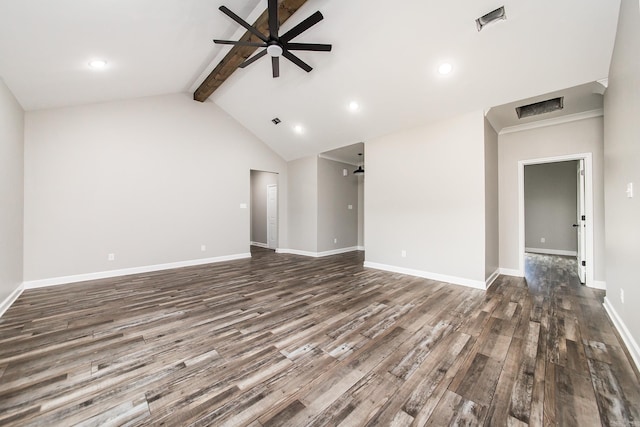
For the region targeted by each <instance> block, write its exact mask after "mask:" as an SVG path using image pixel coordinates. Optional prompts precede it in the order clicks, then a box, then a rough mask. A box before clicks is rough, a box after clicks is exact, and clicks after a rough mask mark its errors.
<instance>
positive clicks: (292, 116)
mask: <svg viewBox="0 0 640 427" xmlns="http://www.w3.org/2000/svg"><path fill="white" fill-rule="evenodd" d="M266 3H267V1H266V0H234V1H228V0H225V1H221V0H180V1H177V0H136V1H130V0H110V1H104V0H56V1H51V0H28V1H27V0H1V1H0V77H2V78H3V79H4V81H5V82H6V84H7V85H8V86H9V88H10V89H11V90H12V91H13V93H14V94H15V95H16V97H17V98H18V101H19V102H20V103H21V104H22V106H23V107H24V108H25V109H26V110H34V109H42V108H52V107H60V106H67V105H77V104H86V103H94V102H104V101H109V100H114V99H125V98H135V97H141V96H149V95H157V94H165V93H176V92H185V91H193V90H194V89H195V88H196V87H197V86H198V84H199V83H200V82H201V81H202V78H203V77H204V76H205V75H206V74H207V73H208V71H209V70H211V69H212V68H213V67H214V66H215V65H216V64H217V62H218V61H219V60H220V59H221V58H222V56H223V55H224V53H226V51H227V49H228V47H222V46H218V45H214V44H213V43H212V41H211V40H212V39H213V38H223V39H225V38H231V39H233V38H238V37H239V36H240V34H242V33H243V31H241V30H239V29H238V25H237V24H236V23H234V22H233V21H232V20H230V19H229V18H228V17H226V16H225V15H224V14H222V13H221V12H220V11H218V10H217V8H218V7H219V6H220V5H221V4H225V5H226V6H228V7H229V8H230V9H231V10H233V11H234V12H236V13H237V14H238V15H240V16H241V17H243V18H246V19H247V20H248V21H250V22H253V20H255V18H256V17H257V16H258V15H259V13H260V12H261V11H262V10H264V9H265V8H266ZM619 3H620V2H619V0H588V1H585V0H563V1H561V2H560V1H557V0H536V1H520V0H502V1H497V0H458V1H455V2H451V1H440V2H434V1H425V0H414V1H406V2H398V3H390V2H387V1H381V0H350V1H340V0H308V1H307V3H306V4H305V5H303V6H302V7H301V8H300V10H299V11H298V12H297V13H296V14H295V15H293V16H292V17H291V18H290V20H289V21H288V22H286V23H285V24H284V25H283V26H282V28H281V33H282V32H284V31H286V30H287V29H288V28H290V27H291V26H293V25H295V24H296V23H298V22H300V21H301V20H302V19H304V18H306V17H307V16H308V15H310V14H311V13H313V12H315V11H316V10H320V11H321V12H322V13H323V15H324V17H325V19H324V20H323V21H322V22H320V23H319V24H317V25H316V26H314V27H312V28H311V29H310V30H308V31H307V32H305V33H303V34H302V35H301V36H299V37H298V38H296V39H295V41H306V42H314V43H331V44H333V51H332V52H329V53H325V52H301V53H300V54H299V56H300V57H301V58H302V59H303V60H305V61H306V62H308V63H309V64H310V65H311V66H312V67H314V70H313V71H312V72H311V73H309V74H307V73H305V72H304V71H302V70H300V69H299V68H297V67H296V66H295V65H293V64H291V63H290V62H288V61H286V60H282V62H281V66H280V78H278V79H273V78H272V77H271V71H270V61H269V60H268V59H266V58H264V59H261V60H259V61H257V62H256V63H254V64H253V65H251V66H250V67H247V68H246V69H243V70H238V71H236V72H235V73H234V75H233V76H232V77H231V78H230V79H229V80H228V81H227V82H225V83H224V84H223V85H222V87H220V88H219V89H218V91H216V92H215V93H214V94H213V96H212V97H211V98H210V99H211V100H212V101H213V102H216V103H217V104H218V105H219V106H221V107H222V108H223V109H224V110H226V111H227V112H228V113H229V114H230V115H232V116H233V117H235V118H236V119H237V120H238V121H239V122H240V123H242V124H243V125H244V126H246V127H247V128H248V129H250V130H251V131H252V132H253V133H254V134H255V135H257V136H258V137H259V138H261V139H262V140H263V141H265V142H266V143H267V144H268V145H270V146H271V147H272V148H273V149H274V150H275V151H277V152H278V153H279V154H280V155H282V156H283V157H284V158H285V159H287V160H290V159H294V158H298V157H301V156H305V155H309V154H317V153H320V152H324V151H327V150H331V149H334V148H337V147H341V146H346V145H350V144H353V143H356V142H359V141H365V142H366V141H367V140H370V139H371V138H375V137H377V136H380V135H383V134H387V133H390V132H393V131H395V130H398V129H401V128H405V127H409V126H415V125H418V124H420V123H425V122H429V121H434V120H439V119H443V118H446V117H450V116H454V115H458V114H462V113H465V112H469V111H473V110H486V109H488V108H489V107H494V106H498V105H502V104H508V103H512V102H515V101H517V100H520V99H526V98H530V97H535V96H538V95H540V94H545V93H550V92H554V91H558V90H561V89H565V88H570V87H573V86H578V85H582V84H586V83H590V82H594V81H596V80H600V79H602V78H605V77H607V74H608V69H609V63H610V59H611V53H612V50H613V43H614V37H615V29H616V23H617V16H618V8H619ZM502 5H504V6H505V9H506V14H507V20H506V21H501V22H499V23H497V24H494V25H492V26H489V27H487V28H485V29H484V30H483V31H482V32H478V31H477V29H476V26H475V22H474V20H475V18H477V17H479V16H481V15H483V14H485V13H487V12H489V11H491V10H493V9H495V8H497V7H499V6H502ZM93 58H104V59H106V60H107V61H108V66H107V68H106V69H105V70H103V71H99V72H98V71H93V70H90V69H89V68H88V66H87V63H88V62H89V61H90V60H91V59H93ZM443 61H448V62H450V63H451V64H452V65H453V72H452V73H451V74H450V75H448V76H446V77H443V76H440V75H438V74H437V72H436V69H437V67H438V65H439V64H440V63H442V62H443ZM351 100H356V101H357V102H359V104H360V105H361V109H360V110H359V111H358V112H356V113H351V112H349V111H348V110H347V104H348V103H349V102H350V101H351ZM194 102H195V101H194ZM274 117H279V118H280V119H281V120H282V123H280V124H279V125H277V126H275V125H273V124H272V123H271V119H272V118H274ZM296 124H300V125H302V126H303V127H304V129H305V132H304V133H303V134H302V135H298V134H296V133H294V132H293V131H292V127H293V126H294V125H296Z"/></svg>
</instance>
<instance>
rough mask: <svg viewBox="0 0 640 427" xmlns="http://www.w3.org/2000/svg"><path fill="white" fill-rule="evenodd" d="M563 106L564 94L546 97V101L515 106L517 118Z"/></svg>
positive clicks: (555, 109) (559, 108)
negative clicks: (557, 96)
mask: <svg viewBox="0 0 640 427" xmlns="http://www.w3.org/2000/svg"><path fill="white" fill-rule="evenodd" d="M563 108H564V96H561V97H559V98H553V99H547V100H546V101H540V102H536V103H534V104H529V105H523V106H521V107H516V114H517V115H518V118H519V119H524V118H525V117H531V116H537V115H538V114H545V113H551V112H552V111H558V110H562V109H563Z"/></svg>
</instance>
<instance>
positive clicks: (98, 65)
mask: <svg viewBox="0 0 640 427" xmlns="http://www.w3.org/2000/svg"><path fill="white" fill-rule="evenodd" d="M106 66H107V61H105V60H104V59H94V60H93V61H90V62H89V67H91V68H93V69H94V70H102V69H103V68H104V67H106Z"/></svg>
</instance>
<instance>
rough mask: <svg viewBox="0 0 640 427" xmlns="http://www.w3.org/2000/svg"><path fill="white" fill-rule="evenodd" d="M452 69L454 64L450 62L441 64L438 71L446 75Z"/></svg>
mask: <svg viewBox="0 0 640 427" xmlns="http://www.w3.org/2000/svg"><path fill="white" fill-rule="evenodd" d="M452 70H453V65H451V64H449V63H448V62H445V63H443V64H440V66H439V67H438V73H440V74H442V75H443V76H446V75H447V74H449V73H450V72H451V71H452Z"/></svg>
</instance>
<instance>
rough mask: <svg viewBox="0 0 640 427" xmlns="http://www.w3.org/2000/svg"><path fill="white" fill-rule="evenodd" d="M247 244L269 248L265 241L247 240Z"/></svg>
mask: <svg viewBox="0 0 640 427" xmlns="http://www.w3.org/2000/svg"><path fill="white" fill-rule="evenodd" d="M249 245H251V246H257V247H259V248H265V249H269V245H267V244H266V243H260V242H249Z"/></svg>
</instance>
